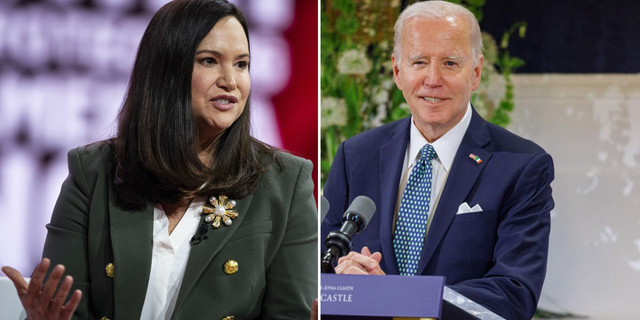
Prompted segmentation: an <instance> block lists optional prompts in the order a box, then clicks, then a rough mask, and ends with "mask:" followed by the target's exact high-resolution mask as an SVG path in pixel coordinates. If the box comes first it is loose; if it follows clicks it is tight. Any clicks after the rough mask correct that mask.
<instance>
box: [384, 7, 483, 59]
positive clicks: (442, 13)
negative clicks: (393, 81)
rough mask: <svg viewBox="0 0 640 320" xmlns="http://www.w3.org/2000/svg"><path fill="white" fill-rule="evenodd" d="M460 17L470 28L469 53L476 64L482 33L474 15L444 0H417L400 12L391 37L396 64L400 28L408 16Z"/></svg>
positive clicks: (398, 55) (432, 17) (480, 52)
mask: <svg viewBox="0 0 640 320" xmlns="http://www.w3.org/2000/svg"><path fill="white" fill-rule="evenodd" d="M452 16H453V17H462V18H463V19H465V20H467V22H468V23H469V26H471V30H470V33H469V35H470V40H471V55H472V56H473V64H474V66H477V65H478V62H479V61H480V55H481V54H482V34H481V33H480V25H479V24H478V20H476V17H475V16H474V15H473V13H471V11H469V10H468V9H467V8H465V7H463V6H461V5H458V4H454V3H451V2H446V1H439V0H432V1H425V2H417V3H414V4H412V5H410V6H408V7H407V8H406V9H404V11H402V13H401V14H400V17H398V20H397V21H396V24H395V26H394V33H395V34H394V37H393V42H394V44H393V53H394V54H395V59H396V60H397V62H398V64H400V57H401V56H402V52H401V50H402V48H401V47H402V46H401V44H400V37H401V35H402V28H403V27H404V24H405V23H406V21H407V20H408V19H410V18H414V17H421V18H425V19H446V18H447V17H452Z"/></svg>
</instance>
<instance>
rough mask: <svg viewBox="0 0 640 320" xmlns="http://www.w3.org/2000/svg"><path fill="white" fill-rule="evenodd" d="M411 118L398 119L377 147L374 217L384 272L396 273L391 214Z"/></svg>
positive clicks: (393, 210) (393, 209) (393, 208)
mask: <svg viewBox="0 0 640 320" xmlns="http://www.w3.org/2000/svg"><path fill="white" fill-rule="evenodd" d="M410 125H411V117H408V118H407V119H406V120H404V121H401V122H400V123H399V124H398V126H397V127H396V128H395V130H393V131H392V133H391V135H390V139H389V140H388V141H387V142H386V143H384V144H382V146H381V147H380V173H379V174H378V177H379V179H380V183H379V185H380V202H379V207H378V210H377V211H378V213H377V216H378V219H380V230H379V232H380V244H381V248H382V256H383V257H385V259H384V260H385V263H386V266H387V273H391V274H397V273H398V264H397V263H396V258H395V252H394V250H393V237H392V236H391V234H392V233H393V216H394V213H395V208H396V200H397V196H398V184H399V181H400V178H401V175H402V164H403V162H404V161H403V160H404V157H405V154H406V150H407V144H408V143H409V128H410Z"/></svg>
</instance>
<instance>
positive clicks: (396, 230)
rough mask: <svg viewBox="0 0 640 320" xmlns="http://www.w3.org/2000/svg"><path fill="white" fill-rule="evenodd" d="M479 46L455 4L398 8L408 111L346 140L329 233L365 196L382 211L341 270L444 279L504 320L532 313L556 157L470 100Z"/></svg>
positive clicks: (400, 82)
mask: <svg viewBox="0 0 640 320" xmlns="http://www.w3.org/2000/svg"><path fill="white" fill-rule="evenodd" d="M481 49H482V39H481V35H480V28H479V26H478V22H477V20H476V19H475V17H474V16H473V14H471V12H469V11H468V10H467V9H465V8H463V7H461V6H459V5H455V4H451V3H448V2H443V1H428V2H422V3H417V4H414V5H412V6H410V7H408V8H407V9H406V10H405V11H404V12H403V13H402V14H401V15H400V17H399V18H398V21H397V22H396V26H395V48H394V53H393V56H392V59H393V71H394V79H395V82H396V84H397V86H398V88H399V89H400V90H401V91H402V92H403V95H404V97H405V99H406V101H407V103H408V104H409V107H410V109H411V117H409V118H406V119H402V120H399V121H396V122H393V123H390V124H387V125H384V126H382V127H379V128H376V129H373V130H370V131H367V132H364V133H361V134H359V135H357V136H355V137H353V138H351V139H348V140H347V141H345V142H344V143H343V144H342V145H341V146H340V148H339V149H338V152H337V154H336V156H335V158H334V161H333V165H332V167H331V171H330V173H329V178H328V180H327V183H326V186H325V189H324V196H325V197H326V198H327V199H328V200H329V203H330V204H331V210H330V211H329V213H328V214H327V217H326V219H325V221H324V223H323V224H322V236H323V238H324V237H326V236H327V234H328V233H329V231H331V230H336V229H338V228H339V226H340V225H341V223H342V214H343V212H344V211H345V210H346V208H347V207H348V205H349V204H350V203H351V201H352V200H353V199H354V198H355V197H356V196H359V195H365V196H368V197H370V198H371V199H373V201H374V202H375V203H376V205H377V213H376V215H375V216H374V217H373V218H372V221H371V222H370V223H369V225H368V227H367V229H366V230H364V231H363V232H362V233H361V234H359V235H356V236H355V237H354V239H353V250H354V252H351V253H349V255H347V256H346V257H343V258H341V259H340V260H339V264H338V266H337V267H336V273H343V274H402V275H409V276H410V275H443V276H446V283H447V285H449V286H450V287H451V288H452V289H454V290H456V291H457V292H459V293H461V294H463V295H465V296H467V297H468V298H470V299H472V300H474V301H476V302H478V303H480V304H482V305H483V306H485V307H486V308H488V309H490V310H492V311H493V312H495V313H497V314H499V315H501V316H502V317H504V318H506V319H510V320H512V319H530V318H531V317H532V315H533V313H534V312H535V309H536V305H537V302H538V298H539V296H540V291H541V290H542V284H543V281H544V277H545V272H546V263H547V254H548V242H549V228H550V217H549V213H550V211H551V209H552V208H553V206H554V203H553V199H552V197H551V187H550V183H551V181H552V180H553V175H554V173H553V162H552V159H551V157H550V156H549V155H548V154H547V153H546V152H545V151H544V150H543V149H542V148H540V147H539V146H537V145H536V144H535V143H533V142H531V141H528V140H525V139H522V138H520V137H518V136H516V135H514V134H512V133H510V132H508V131H506V130H504V129H502V128H500V127H498V126H495V125H493V124H490V123H488V122H486V121H485V120H483V119H482V118H481V117H480V116H479V115H478V114H477V113H476V112H475V110H474V109H473V107H472V106H471V104H470V102H469V101H470V98H471V93H472V92H473V91H474V90H476V88H477V87H478V84H479V83H480V76H481V74H482V65H483V62H484V60H483V56H482V50H481ZM371 252H375V253H373V254H372V253H371Z"/></svg>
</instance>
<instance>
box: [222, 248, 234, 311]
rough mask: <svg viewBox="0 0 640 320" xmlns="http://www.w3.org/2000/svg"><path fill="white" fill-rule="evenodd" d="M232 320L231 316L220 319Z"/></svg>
mask: <svg viewBox="0 0 640 320" xmlns="http://www.w3.org/2000/svg"><path fill="white" fill-rule="evenodd" d="M231 261H233V260H231ZM233 319H235V318H234V317H233V316H228V317H224V318H222V320H233Z"/></svg>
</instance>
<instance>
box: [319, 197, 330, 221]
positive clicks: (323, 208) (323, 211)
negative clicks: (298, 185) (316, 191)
mask: <svg viewBox="0 0 640 320" xmlns="http://www.w3.org/2000/svg"><path fill="white" fill-rule="evenodd" d="M329 207H330V206H329V200H327V198H325V197H324V196H320V223H322V221H324V217H326V216H327V212H329Z"/></svg>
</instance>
